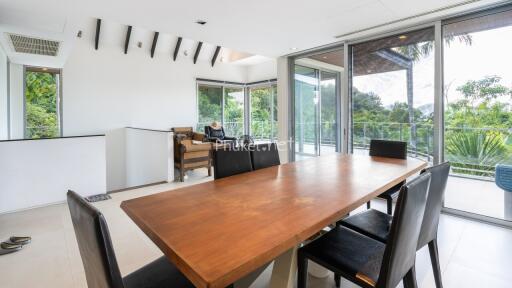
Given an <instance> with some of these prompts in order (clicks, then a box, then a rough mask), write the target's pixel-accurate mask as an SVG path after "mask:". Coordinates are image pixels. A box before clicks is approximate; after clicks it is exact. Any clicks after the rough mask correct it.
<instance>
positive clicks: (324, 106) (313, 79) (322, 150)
mask: <svg viewBox="0 0 512 288" xmlns="http://www.w3.org/2000/svg"><path fill="white" fill-rule="evenodd" d="M343 56H344V54H343V49H338V50H334V51H329V52H323V53H318V54H313V55H309V56H306V57H302V58H299V59H296V60H295V66H294V101H293V102H294V107H293V108H294V119H295V123H294V140H295V141H294V144H295V145H294V157H295V160H301V159H304V158H308V157H315V156H320V155H326V154H330V153H334V152H338V151H340V143H341V137H340V126H339V119H340V113H341V112H340V110H341V105H340V93H341V89H340V79H341V75H342V73H343V71H344V68H343Z"/></svg>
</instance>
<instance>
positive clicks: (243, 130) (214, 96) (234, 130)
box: [197, 82, 277, 142]
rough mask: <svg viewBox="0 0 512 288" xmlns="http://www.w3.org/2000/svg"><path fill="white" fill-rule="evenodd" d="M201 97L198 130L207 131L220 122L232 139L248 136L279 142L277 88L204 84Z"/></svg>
mask: <svg viewBox="0 0 512 288" xmlns="http://www.w3.org/2000/svg"><path fill="white" fill-rule="evenodd" d="M197 94H198V95H197V98H198V114H199V115H198V116H199V117H198V124H197V130H198V131H204V126H208V125H210V124H211V123H212V122H213V121H216V122H218V123H220V124H221V125H222V126H223V127H224V131H225V132H226V135H228V136H234V137H240V136H242V135H246V134H248V135H251V136H253V137H254V138H255V140H256V141H259V142H261V141H266V142H268V141H271V140H276V139H277V88H276V85H274V84H265V85H264V86H262V85H261V84H259V86H247V85H245V84H240V85H234V84H232V83H229V84H226V85H222V84H219V85H216V84H210V83H209V82H207V83H204V82H200V83H198V85H197ZM246 99H247V102H248V104H247V105H246ZM249 106H250V107H249ZM249 111H250V112H249ZM246 123H249V126H246Z"/></svg>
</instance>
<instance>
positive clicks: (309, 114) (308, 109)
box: [295, 65, 319, 160]
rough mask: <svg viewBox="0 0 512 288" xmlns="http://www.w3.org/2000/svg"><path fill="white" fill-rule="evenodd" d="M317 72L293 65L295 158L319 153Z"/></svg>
mask: <svg viewBox="0 0 512 288" xmlns="http://www.w3.org/2000/svg"><path fill="white" fill-rule="evenodd" d="M318 102H319V73H318V70H317V69H313V68H309V67H305V66H300V65H295V154H296V155H295V158H296V160H300V159H303V158H304V157H311V156H317V155H319V147H318V134H319V133H318V129H317V128H318V126H319V123H318Z"/></svg>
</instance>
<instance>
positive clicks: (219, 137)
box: [204, 121, 236, 145]
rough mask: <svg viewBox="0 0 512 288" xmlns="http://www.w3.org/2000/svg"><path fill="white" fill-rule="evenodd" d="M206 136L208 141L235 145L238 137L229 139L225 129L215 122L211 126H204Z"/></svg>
mask: <svg viewBox="0 0 512 288" xmlns="http://www.w3.org/2000/svg"><path fill="white" fill-rule="evenodd" d="M204 134H205V135H206V139H205V140H206V141H209V142H215V143H219V144H233V145H234V144H235V143H236V137H228V136H226V133H225V132H224V128H223V127H222V126H221V125H220V124H219V123H217V122H216V121H214V122H213V123H212V124H211V125H210V126H204Z"/></svg>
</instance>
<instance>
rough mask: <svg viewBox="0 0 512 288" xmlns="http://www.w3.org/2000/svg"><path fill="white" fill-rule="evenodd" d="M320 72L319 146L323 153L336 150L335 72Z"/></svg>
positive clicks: (336, 104)
mask: <svg viewBox="0 0 512 288" xmlns="http://www.w3.org/2000/svg"><path fill="white" fill-rule="evenodd" d="M320 74H321V77H320V79H321V81H320V95H321V96H320V98H321V99H320V102H321V105H320V147H321V149H322V153H323V154H325V153H328V152H335V151H336V139H337V135H336V122H337V121H336V107H337V106H338V103H337V101H336V99H337V98H336V77H337V74H336V73H333V72H327V71H321V73H320Z"/></svg>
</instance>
